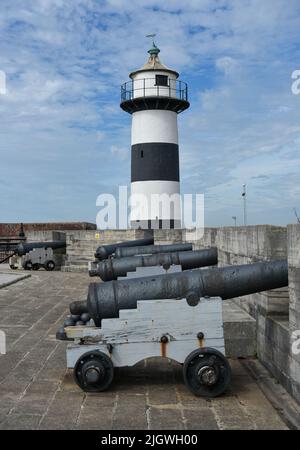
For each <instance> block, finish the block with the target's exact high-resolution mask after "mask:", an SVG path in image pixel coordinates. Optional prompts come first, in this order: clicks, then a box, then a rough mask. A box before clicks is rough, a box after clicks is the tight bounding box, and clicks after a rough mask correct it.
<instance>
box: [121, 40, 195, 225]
mask: <svg viewBox="0 0 300 450" xmlns="http://www.w3.org/2000/svg"><path fill="white" fill-rule="evenodd" d="M148 53H149V55H150V56H149V59H148V61H147V62H146V64H144V65H143V66H142V67H141V68H140V69H138V70H135V71H134V72H131V73H130V74H129V77H130V81H127V82H126V83H124V84H123V85H122V86H121V104H120V106H121V108H122V109H123V110H124V111H126V112H128V113H129V114H131V115H132V128H131V215H130V224H131V228H141V229H157V228H164V229H170V228H180V227H181V204H180V177H179V146H178V125H177V116H178V114H179V113H180V112H182V111H184V110H185V109H187V108H188V107H189V102H188V88H187V84H186V83H185V82H183V81H181V80H179V79H178V77H179V74H178V72H176V71H175V70H173V69H169V68H168V67H166V66H165V65H164V64H162V63H161V61H160V59H159V53H160V49H159V48H158V47H157V46H156V45H155V44H154V42H153V45H152V48H150V50H149V51H148Z"/></svg>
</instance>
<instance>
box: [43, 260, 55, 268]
mask: <svg viewBox="0 0 300 450" xmlns="http://www.w3.org/2000/svg"><path fill="white" fill-rule="evenodd" d="M45 268H46V270H54V269H55V262H54V261H52V260H49V261H47V262H46V264H45Z"/></svg>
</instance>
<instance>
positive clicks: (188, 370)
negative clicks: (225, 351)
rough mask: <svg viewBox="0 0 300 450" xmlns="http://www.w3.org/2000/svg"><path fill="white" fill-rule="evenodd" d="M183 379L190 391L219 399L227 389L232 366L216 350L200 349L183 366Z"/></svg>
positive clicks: (192, 353)
mask: <svg viewBox="0 0 300 450" xmlns="http://www.w3.org/2000/svg"><path fill="white" fill-rule="evenodd" d="M183 378H184V382H185V384H186V386H187V387H188V388H189V390H190V391H191V392H192V393H193V394H195V395H197V396H203V397H217V396H218V395H221V394H223V392H225V390H226V389H227V387H228V385H229V383H230V379H231V369H230V365H229V363H228V361H227V359H226V358H225V356H224V355H222V353H221V352H219V351H218V350H216V349H213V348H209V347H207V348H199V349H197V350H194V351H193V352H191V353H190V354H189V355H188V357H187V358H186V360H185V362H184V365H183Z"/></svg>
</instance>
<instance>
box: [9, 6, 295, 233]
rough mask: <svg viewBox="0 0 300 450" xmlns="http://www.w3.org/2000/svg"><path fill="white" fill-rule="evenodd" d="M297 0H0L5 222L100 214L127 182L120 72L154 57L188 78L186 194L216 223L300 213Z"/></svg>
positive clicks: (183, 133)
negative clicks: (156, 53)
mask: <svg viewBox="0 0 300 450" xmlns="http://www.w3.org/2000/svg"><path fill="white" fill-rule="evenodd" d="M299 29H300V3H299V0H289V1H288V2H286V1H284V0H244V1H240V0H231V1H230V0H224V1H223V0H197V1H196V0H189V2H182V0H180V1H179V0H178V1H177V0H173V1H172V0H169V1H164V2H162V1H152V0H130V1H121V0H108V1H104V0H103V1H102V0H98V1H97V0H27V1H26V2H24V1H21V0H20V1H19V0H2V1H1V10H0V70H2V71H4V72H5V73H6V77H7V93H6V95H1V96H0V117H1V122H0V222H5V221H11V222H16V221H18V222H19V221H24V222H26V221H27V222H29V221H41V222H42V221H58V220H59V221H60V220H61V221H73V220H87V221H91V222H95V219H96V214H97V212H98V208H97V207H96V197H97V196H98V195H99V194H100V193H102V192H111V193H115V192H116V189H117V186H118V185H119V184H123V185H124V184H128V183H129V180H130V123H131V119H130V115H128V114H126V113H125V112H123V111H122V110H121V109H120V107H119V94H120V84H122V83H123V82H125V81H127V79H128V73H129V72H130V71H131V70H133V69H136V68H138V67H140V66H141V65H142V64H143V63H144V62H145V61H146V58H147V50H148V48H149V39H147V38H145V35H146V34H149V33H156V34H157V38H156V43H157V45H158V46H159V47H160V49H161V53H160V56H161V60H162V62H163V63H165V64H166V65H167V66H169V67H172V68H174V69H176V70H178V71H179V72H180V78H181V79H182V80H184V81H186V82H187V83H188V84H189V93H190V102H191V107H190V109H189V110H187V111H186V112H184V113H182V114H180V116H179V124H180V126H179V132H180V162H181V166H180V169H181V191H182V193H196V192H198V193H204V194H205V211H206V215H205V223H206V225H207V226H219V225H231V224H232V223H233V221H232V216H234V215H235V216H237V219H238V223H241V222H242V199H241V190H242V184H243V183H246V184H247V188H248V221H249V223H250V224H255V223H271V224H278V225H285V224H287V223H292V222H295V216H294V213H293V208H294V207H296V208H298V212H299V214H300V151H299V148H300V123H299V110H300V95H298V96H297V95H293V94H292V92H291V84H292V79H291V74H292V72H293V71H294V70H296V69H300V38H299Z"/></svg>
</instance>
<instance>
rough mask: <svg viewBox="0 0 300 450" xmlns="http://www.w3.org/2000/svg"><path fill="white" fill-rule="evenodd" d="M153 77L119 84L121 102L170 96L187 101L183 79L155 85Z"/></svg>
mask: <svg viewBox="0 0 300 450" xmlns="http://www.w3.org/2000/svg"><path fill="white" fill-rule="evenodd" d="M155 80H156V79H155V78H140V79H136V80H130V81H127V82H126V83H124V84H122V86H121V102H126V101H128V100H133V99H135V98H141V97H150V96H153V97H171V98H176V99H178V100H184V101H188V87H187V84H186V83H185V82H184V81H181V80H174V79H170V78H169V80H168V83H169V84H168V85H166V86H165V85H158V84H157V85H156V84H155Z"/></svg>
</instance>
